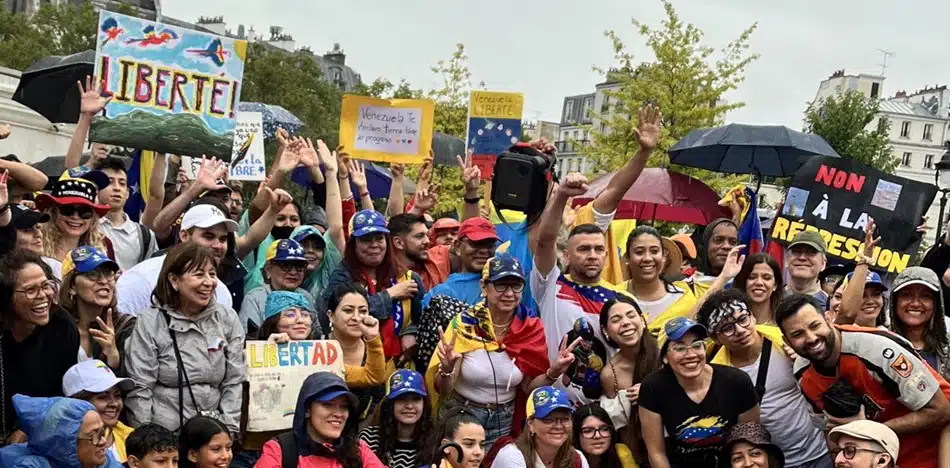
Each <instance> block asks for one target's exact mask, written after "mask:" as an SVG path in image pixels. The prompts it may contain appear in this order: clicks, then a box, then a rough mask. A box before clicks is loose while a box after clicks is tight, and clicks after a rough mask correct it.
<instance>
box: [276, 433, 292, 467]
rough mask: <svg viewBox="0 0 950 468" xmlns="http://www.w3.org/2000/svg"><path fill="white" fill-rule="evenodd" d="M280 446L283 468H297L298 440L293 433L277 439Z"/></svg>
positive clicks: (284, 434) (282, 435)
mask: <svg viewBox="0 0 950 468" xmlns="http://www.w3.org/2000/svg"><path fill="white" fill-rule="evenodd" d="M275 440H277V445H279V446H280V466H281V468H297V439H294V433H293V431H290V432H285V433H283V434H281V435H279V436H277V438H276V439H275Z"/></svg>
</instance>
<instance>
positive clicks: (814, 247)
mask: <svg viewBox="0 0 950 468" xmlns="http://www.w3.org/2000/svg"><path fill="white" fill-rule="evenodd" d="M825 248H826V245H825V240H824V239H822V238H821V234H818V233H817V232H815V231H802V232H799V233H798V234H796V235H795V237H793V238H792V242H791V243H789V244H788V254H787V255H786V257H785V258H786V260H785V268H787V269H788V277H789V281H788V283H787V284H786V286H785V289H786V291H788V292H789V293H802V294H808V295H811V296H813V297H814V298H815V299H817V300H818V303H819V304H820V305H821V310H825V309H826V308H827V305H828V294H827V293H825V291H824V290H822V289H821V281H819V280H818V277H819V276H820V275H821V270H824V269H825V264H826V263H827V262H828V259H827V258H826V257H825Z"/></svg>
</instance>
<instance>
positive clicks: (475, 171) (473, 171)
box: [455, 150, 482, 195]
mask: <svg viewBox="0 0 950 468" xmlns="http://www.w3.org/2000/svg"><path fill="white" fill-rule="evenodd" d="M455 158H456V159H457V160H458V163H459V167H460V168H462V182H463V183H464V184H465V193H466V194H471V195H475V194H478V187H479V184H480V183H481V180H482V171H481V169H479V168H478V166H476V165H475V163H474V162H473V161H472V150H468V152H467V153H466V154H465V159H462V157H461V156H458V155H456V156H455Z"/></svg>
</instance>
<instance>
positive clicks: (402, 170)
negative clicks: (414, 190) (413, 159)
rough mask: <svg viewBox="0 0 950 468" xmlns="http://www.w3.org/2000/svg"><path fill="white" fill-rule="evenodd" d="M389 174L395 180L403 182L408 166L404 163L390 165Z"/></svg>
mask: <svg viewBox="0 0 950 468" xmlns="http://www.w3.org/2000/svg"><path fill="white" fill-rule="evenodd" d="M389 172H390V173H391V174H392V175H393V180H403V178H404V177H405V175H406V166H404V165H403V164H402V163H395V162H394V163H389Z"/></svg>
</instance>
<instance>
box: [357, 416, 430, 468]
mask: <svg viewBox="0 0 950 468" xmlns="http://www.w3.org/2000/svg"><path fill="white" fill-rule="evenodd" d="M390 437H392V435H391V436H390ZM360 440H362V441H363V442H366V445H369V448H370V449H372V450H373V452H374V453H376V456H378V457H379V459H380V461H382V462H383V463H385V464H386V466H388V467H389V468H419V466H420V465H421V461H420V460H419V454H420V451H421V447H419V444H416V443H414V442H403V441H401V440H397V441H396V446H395V448H393V451H392V452H391V453H389V454H383V453H379V445H380V440H379V426H369V427H367V428H366V429H363V430H362V431H360ZM387 459H388V460H387Z"/></svg>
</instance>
